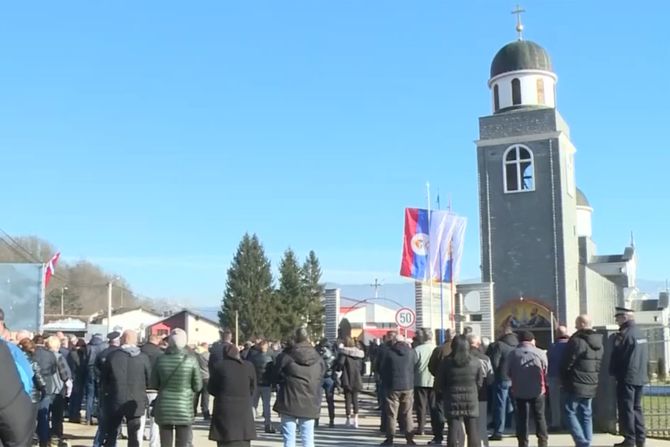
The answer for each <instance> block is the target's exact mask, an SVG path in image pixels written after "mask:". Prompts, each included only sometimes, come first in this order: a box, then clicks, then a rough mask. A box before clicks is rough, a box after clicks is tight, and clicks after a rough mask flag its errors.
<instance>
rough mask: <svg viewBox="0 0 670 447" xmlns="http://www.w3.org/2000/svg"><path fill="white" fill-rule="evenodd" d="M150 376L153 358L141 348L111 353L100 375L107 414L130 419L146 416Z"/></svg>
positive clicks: (130, 348) (127, 348) (120, 349)
mask: <svg viewBox="0 0 670 447" xmlns="http://www.w3.org/2000/svg"><path fill="white" fill-rule="evenodd" d="M150 373H151V364H150V362H149V357H147V356H146V355H145V354H143V353H142V351H140V348H138V347H137V346H130V345H124V346H121V347H120V348H119V349H117V350H115V351H114V352H112V353H110V354H109V356H108V357H107V361H106V362H105V364H104V366H103V368H102V370H101V371H100V381H101V383H103V384H104V385H103V389H104V392H105V397H104V399H103V400H102V402H103V403H104V405H105V409H106V410H105V411H106V412H107V414H115V415H117V417H119V418H120V417H121V416H123V417H125V418H126V419H132V418H137V417H140V416H142V415H143V414H144V412H145V411H146V393H147V387H148V385H149V379H150Z"/></svg>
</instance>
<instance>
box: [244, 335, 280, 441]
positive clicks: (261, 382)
mask: <svg viewBox="0 0 670 447" xmlns="http://www.w3.org/2000/svg"><path fill="white" fill-rule="evenodd" d="M257 348H258V350H257V351H256V352H254V354H253V355H252V356H251V358H250V359H249V361H250V362H251V364H252V365H254V369H255V370H256V383H257V385H258V386H257V387H256V392H255V393H254V398H253V407H254V411H256V409H257V408H258V401H259V400H260V399H262V400H263V418H264V419H265V433H275V429H274V428H273V427H272V407H271V405H270V400H271V399H272V368H273V364H274V359H273V358H272V355H271V354H270V353H269V352H268V351H269V349H270V345H269V344H268V342H267V340H263V341H260V342H258V343H257Z"/></svg>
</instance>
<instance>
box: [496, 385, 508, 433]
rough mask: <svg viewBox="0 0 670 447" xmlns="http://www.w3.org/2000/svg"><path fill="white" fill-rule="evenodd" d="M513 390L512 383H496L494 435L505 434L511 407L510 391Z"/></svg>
mask: <svg viewBox="0 0 670 447" xmlns="http://www.w3.org/2000/svg"><path fill="white" fill-rule="evenodd" d="M510 388H512V382H511V381H509V380H504V381H502V382H496V383H495V385H494V401H493V434H494V435H502V434H503V433H505V419H506V417H507V413H509V411H508V409H509V407H510V405H511V399H510V395H509V390H510Z"/></svg>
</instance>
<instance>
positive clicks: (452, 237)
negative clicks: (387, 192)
mask: <svg viewBox="0 0 670 447" xmlns="http://www.w3.org/2000/svg"><path fill="white" fill-rule="evenodd" d="M465 227H466V219H465V218H464V217H461V216H458V215H456V214H454V213H451V212H449V211H428V210H425V209H418V208H406V209H405V237H404V242H403V251H402V262H401V265H400V275H401V276H405V277H408V278H414V279H416V280H418V281H429V280H432V281H437V282H452V281H456V280H457V278H458V274H459V270H460V263H461V257H462V255H463V238H464V236H465Z"/></svg>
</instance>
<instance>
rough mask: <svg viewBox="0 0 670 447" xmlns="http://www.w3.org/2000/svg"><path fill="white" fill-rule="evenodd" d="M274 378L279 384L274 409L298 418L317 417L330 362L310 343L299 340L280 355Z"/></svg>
mask: <svg viewBox="0 0 670 447" xmlns="http://www.w3.org/2000/svg"><path fill="white" fill-rule="evenodd" d="M274 371H275V374H274V376H275V379H274V381H275V382H276V383H277V384H278V385H279V389H278V391H277V401H276V402H275V405H274V411H276V412H277V413H279V414H280V415H286V416H292V417H296V418H306V419H317V418H318V417H319V415H320V413H321V405H320V404H321V383H322V381H323V377H324V375H325V373H326V365H325V363H324V361H323V359H322V358H321V356H320V355H319V353H318V352H317V351H316V349H314V348H313V347H312V345H310V344H309V343H297V344H296V345H294V346H293V347H291V348H289V349H288V350H286V351H285V352H283V353H282V354H280V355H279V356H278V357H277V361H276V366H275V370H274Z"/></svg>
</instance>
